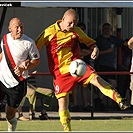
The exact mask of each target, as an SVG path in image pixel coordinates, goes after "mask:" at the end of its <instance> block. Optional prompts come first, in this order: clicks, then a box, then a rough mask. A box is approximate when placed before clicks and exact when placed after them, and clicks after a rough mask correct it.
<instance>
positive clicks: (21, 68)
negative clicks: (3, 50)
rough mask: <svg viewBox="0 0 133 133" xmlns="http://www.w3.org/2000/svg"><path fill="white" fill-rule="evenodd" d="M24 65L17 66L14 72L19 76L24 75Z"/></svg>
mask: <svg viewBox="0 0 133 133" xmlns="http://www.w3.org/2000/svg"><path fill="white" fill-rule="evenodd" d="M24 70H25V69H24V67H22V66H15V68H14V73H15V74H16V75H17V76H20V75H22V73H23V71H24Z"/></svg>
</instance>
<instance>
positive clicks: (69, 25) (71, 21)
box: [63, 15, 77, 31]
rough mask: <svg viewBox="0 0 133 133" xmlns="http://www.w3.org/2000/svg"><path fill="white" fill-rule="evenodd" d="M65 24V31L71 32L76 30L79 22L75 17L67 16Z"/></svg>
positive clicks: (64, 20)
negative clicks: (75, 27)
mask: <svg viewBox="0 0 133 133" xmlns="http://www.w3.org/2000/svg"><path fill="white" fill-rule="evenodd" d="M63 23H64V29H65V30H66V31H71V30H72V29H73V28H74V26H75V24H76V23H77V20H76V18H75V17H74V16H72V15H69V16H68V15H67V16H65V17H64V18H63Z"/></svg>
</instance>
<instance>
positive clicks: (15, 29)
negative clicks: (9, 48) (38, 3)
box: [8, 18, 24, 40]
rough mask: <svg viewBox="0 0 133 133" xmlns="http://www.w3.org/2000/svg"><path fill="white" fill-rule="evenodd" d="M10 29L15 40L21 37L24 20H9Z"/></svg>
mask: <svg viewBox="0 0 133 133" xmlns="http://www.w3.org/2000/svg"><path fill="white" fill-rule="evenodd" d="M8 29H9V31H10V32H11V36H12V38H13V39H14V40H16V39H19V38H21V36H22V35H23V32H24V28H23V22H22V21H21V20H20V19H19V18H13V19H11V20H10V22H9V27H8Z"/></svg>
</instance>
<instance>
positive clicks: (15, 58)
mask: <svg viewBox="0 0 133 133" xmlns="http://www.w3.org/2000/svg"><path fill="white" fill-rule="evenodd" d="M8 29H9V31H10V32H9V33H8V34H5V35H4V36H3V39H2V40H1V51H0V59H1V61H0V84H1V88H2V91H3V93H5V94H6V96H7V105H6V109H5V113H6V120H7V124H8V131H15V130H16V126H17V119H16V117H15V114H16V111H17V108H18V106H19V104H20V102H21V100H22V98H23V97H24V96H25V94H26V92H27V81H26V79H27V78H28V70H29V69H32V68H34V67H36V66H37V65H39V64H40V54H39V51H38V49H37V47H36V45H35V42H34V41H33V40H32V39H31V38H29V37H28V36H26V35H25V34H24V25H23V22H22V21H21V20H20V19H19V18H12V19H11V20H10V22H9V27H8Z"/></svg>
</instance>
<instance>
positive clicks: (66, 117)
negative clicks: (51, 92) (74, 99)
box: [58, 94, 71, 131]
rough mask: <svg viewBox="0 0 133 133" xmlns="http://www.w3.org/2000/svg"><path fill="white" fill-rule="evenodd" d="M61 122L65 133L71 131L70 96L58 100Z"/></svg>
mask: <svg viewBox="0 0 133 133" xmlns="http://www.w3.org/2000/svg"><path fill="white" fill-rule="evenodd" d="M58 105H59V116H60V122H61V124H62V126H63V129H64V131H71V123H70V121H71V117H70V112H69V109H68V106H69V94H68V95H67V96H65V97H61V98H59V99H58Z"/></svg>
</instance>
